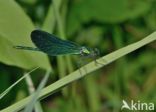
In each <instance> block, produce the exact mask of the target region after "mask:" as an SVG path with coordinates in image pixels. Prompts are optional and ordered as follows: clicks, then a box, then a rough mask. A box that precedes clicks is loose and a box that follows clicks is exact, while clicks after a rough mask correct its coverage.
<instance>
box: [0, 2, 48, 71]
mask: <svg viewBox="0 0 156 112" xmlns="http://www.w3.org/2000/svg"><path fill="white" fill-rule="evenodd" d="M32 30H34V25H33V24H32V22H31V20H30V18H29V17H28V16H27V15H26V14H25V13H24V11H23V10H22V8H21V7H20V6H19V5H18V4H17V3H16V2H15V1H13V0H0V45H1V47H0V61H1V62H3V63H4V64H8V65H14V66H18V67H22V68H25V69H31V68H33V67H36V66H39V67H41V68H44V69H50V64H49V60H48V58H47V56H46V55H44V54H42V53H39V52H30V51H23V50H17V49H14V48H13V46H16V45H25V46H33V44H32V42H31V39H30V33H31V31H32Z"/></svg>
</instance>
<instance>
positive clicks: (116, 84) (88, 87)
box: [0, 0, 156, 112]
mask: <svg viewBox="0 0 156 112" xmlns="http://www.w3.org/2000/svg"><path fill="white" fill-rule="evenodd" d="M54 3H56V4H55V7H54ZM57 11H58V12H59V14H58V13H56V12H57ZM36 28H37V29H42V30H44V31H47V32H49V33H53V34H55V35H58V36H59V37H61V38H63V39H68V40H71V41H74V42H76V43H78V44H80V45H85V46H88V47H92V48H98V49H99V50H100V53H101V56H103V55H106V54H108V53H110V52H112V51H115V50H117V49H119V48H122V47H124V46H126V45H128V44H131V43H133V42H136V41H138V40H140V39H142V38H144V37H146V36H147V35H149V34H150V33H152V32H154V31H155V30H156V1H155V0H55V2H53V0H1V1H0V84H1V86H0V93H1V92H3V91H4V90H5V89H6V88H8V87H9V86H10V85H11V84H12V83H14V82H15V81H16V80H18V79H19V78H20V77H21V76H22V75H23V73H25V72H27V71H28V70H31V69H32V68H34V67H36V66H40V67H41V68H42V69H40V70H37V71H36V72H34V73H32V75H31V76H32V80H33V82H34V85H35V87H37V85H38V84H39V82H40V80H41V79H42V77H43V75H44V70H46V69H49V68H51V69H52V71H53V73H52V74H51V76H50V78H49V80H48V84H51V83H53V82H55V81H56V80H58V79H60V78H61V77H64V76H65V75H67V74H69V73H71V72H72V71H74V70H76V69H77V68H78V67H77V61H78V60H79V57H75V56H70V57H69V56H67V57H66V56H63V57H57V58H56V57H48V56H46V55H45V54H43V53H38V52H28V51H19V50H16V49H13V48H12V46H14V45H27V46H33V44H32V42H31V40H30V33H31V31H32V30H34V29H36ZM155 79H156V44H155V43H151V44H149V45H147V46H145V47H142V48H141V49H139V50H137V51H135V52H133V53H131V54H128V55H127V56H125V57H123V58H121V59H119V60H118V61H116V62H114V63H112V64H110V65H108V66H105V67H103V68H102V69H100V70H98V71H95V72H93V73H92V74H91V75H89V76H87V77H84V78H83V79H81V80H79V81H76V82H74V83H72V84H70V85H68V86H67V87H65V88H64V89H63V90H62V91H58V92H56V93H54V94H53V95H50V96H49V97H48V98H45V99H43V100H42V101H41V104H42V107H43V110H44V112H73V111H74V112H120V111H121V104H122V100H123V99H124V100H126V101H128V102H130V101H131V100H134V101H138V100H139V101H141V102H147V103H148V102H153V103H155V104H156V80H155ZM28 95H29V92H28V87H27V84H26V82H25V81H22V82H21V83H20V84H18V85H17V86H16V87H15V88H14V89H13V90H12V91H11V92H9V94H7V96H5V97H4V98H3V99H1V100H0V109H3V108H6V107H7V106H9V105H11V104H14V103H15V102H17V101H19V100H21V99H23V98H25V97H26V96H28ZM125 111H127V110H125ZM146 112H147V111H146Z"/></svg>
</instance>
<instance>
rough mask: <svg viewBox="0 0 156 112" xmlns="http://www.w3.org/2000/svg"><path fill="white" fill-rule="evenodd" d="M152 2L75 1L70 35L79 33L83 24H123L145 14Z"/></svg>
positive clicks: (69, 20) (136, 0)
mask: <svg viewBox="0 0 156 112" xmlns="http://www.w3.org/2000/svg"><path fill="white" fill-rule="evenodd" d="M149 8H150V2H147V1H141V0H132V1H129V0H97V1H96V2H95V1H94V0H75V1H74V2H73V3H72V5H71V10H70V12H69V18H68V33H69V34H72V33H73V32H75V31H77V30H78V29H79V28H80V27H81V24H85V23H88V22H90V21H96V22H99V23H111V24H113V23H121V22H123V21H126V20H128V19H134V18H137V17H139V16H142V15H143V14H145V13H146V12H147V11H148V10H149Z"/></svg>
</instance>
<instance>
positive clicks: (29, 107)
mask: <svg viewBox="0 0 156 112" xmlns="http://www.w3.org/2000/svg"><path fill="white" fill-rule="evenodd" d="M49 74H50V72H49V71H47V73H46V75H45V76H44V78H43V79H42V81H41V83H40V84H39V86H38V88H37V90H36V92H35V93H34V94H33V96H32V99H31V100H30V102H29V103H28V105H27V106H26V107H25V109H24V112H32V111H33V108H34V105H35V104H36V102H37V100H38V98H39V94H40V92H41V90H42V88H43V87H44V86H45V84H46V82H47V80H48V77H49Z"/></svg>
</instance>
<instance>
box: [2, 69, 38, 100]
mask: <svg viewBox="0 0 156 112" xmlns="http://www.w3.org/2000/svg"><path fill="white" fill-rule="evenodd" d="M38 68H39V67H36V68H34V69H33V70H31V71H30V72H28V73H26V74H25V75H24V76H22V77H21V78H20V79H18V80H17V81H16V82H15V83H14V84H12V85H11V86H10V87H9V88H8V89H6V90H5V91H4V92H3V93H1V94H0V100H1V99H2V98H3V97H4V96H5V95H6V94H7V93H8V92H9V91H10V90H11V89H12V88H13V87H14V86H16V85H17V84H18V83H19V82H20V81H22V80H23V79H24V78H25V77H27V76H28V75H29V74H30V73H32V72H33V71H35V70H36V69H38Z"/></svg>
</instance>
